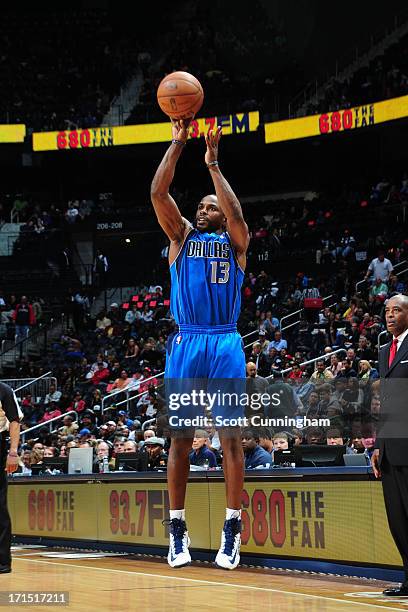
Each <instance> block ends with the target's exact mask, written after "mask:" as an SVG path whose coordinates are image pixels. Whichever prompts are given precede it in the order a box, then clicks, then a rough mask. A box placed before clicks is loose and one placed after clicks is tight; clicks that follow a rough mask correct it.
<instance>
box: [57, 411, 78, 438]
mask: <svg viewBox="0 0 408 612" xmlns="http://www.w3.org/2000/svg"><path fill="white" fill-rule="evenodd" d="M62 422H63V426H62V427H60V428H59V430H58V431H59V433H60V434H61V436H69V435H75V434H76V432H77V431H78V423H76V422H74V418H73V416H72V415H71V414H67V415H65V416H64V418H63V421H62Z"/></svg>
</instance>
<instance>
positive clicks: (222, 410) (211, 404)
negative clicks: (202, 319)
mask: <svg viewBox="0 0 408 612" xmlns="http://www.w3.org/2000/svg"><path fill="white" fill-rule="evenodd" d="M165 379H166V399H167V405H168V415H169V417H172V416H174V417H175V418H173V419H172V420H171V421H170V426H171V427H173V428H183V426H186V425H184V424H183V423H184V422H185V421H186V419H187V421H188V419H191V418H194V417H197V416H203V417H205V418H207V416H208V415H210V417H211V419H212V421H213V424H214V425H216V426H217V427H223V426H225V427H227V426H228V425H229V424H231V426H236V424H235V420H236V419H242V418H243V415H244V410H245V407H244V406H243V405H242V403H243V402H242V397H243V394H244V392H245V354H244V350H243V342H242V338H241V336H240V334H239V333H238V332H237V328H236V325H217V326H211V327H210V326H195V325H180V326H179V331H178V332H175V333H174V334H171V336H169V338H168V342H167V359H166V369H165ZM181 396H184V397H183V401H182V402H181V401H176V399H177V397H179V398H180V397H181ZM175 398H176V399H175ZM189 400H190V401H189ZM176 417H177V418H176ZM177 421H179V422H178V423H177ZM230 422H231V423H230ZM205 424H206V423H205V421H197V420H195V421H194V424H193V426H198V427H202V426H205Z"/></svg>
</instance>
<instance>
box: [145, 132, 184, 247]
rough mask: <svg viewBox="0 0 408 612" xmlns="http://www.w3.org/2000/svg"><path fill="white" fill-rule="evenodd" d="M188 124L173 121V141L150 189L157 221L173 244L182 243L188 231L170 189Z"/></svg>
mask: <svg viewBox="0 0 408 612" xmlns="http://www.w3.org/2000/svg"><path fill="white" fill-rule="evenodd" d="M188 123H189V122H184V121H173V125H172V134H173V140H172V142H171V144H170V146H169V148H168V149H167V151H166V154H165V155H164V157H163V159H162V161H161V163H160V165H159V167H158V168H157V170H156V174H155V175H154V178H153V181H152V185H151V188H150V196H151V200H152V203H153V207H154V210H155V212H156V215H157V219H158V221H159V223H160V225H161V227H162V228H163V230H164V231H165V233H166V234H167V236H168V237H169V238H170V240H171V241H172V242H182V240H183V238H184V233H185V230H186V221H185V219H183V217H182V216H181V213H180V211H179V209H178V206H177V204H176V202H175V201H174V199H173V198H172V197H171V195H170V193H169V189H170V185H171V183H172V181H173V178H174V172H175V169H176V164H177V161H178V159H179V157H180V155H181V152H182V150H183V147H184V145H185V143H186V142H187V136H188Z"/></svg>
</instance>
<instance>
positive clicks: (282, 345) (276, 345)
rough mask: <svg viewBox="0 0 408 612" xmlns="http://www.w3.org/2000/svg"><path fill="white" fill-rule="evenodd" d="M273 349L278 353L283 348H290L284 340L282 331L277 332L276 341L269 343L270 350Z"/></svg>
mask: <svg viewBox="0 0 408 612" xmlns="http://www.w3.org/2000/svg"><path fill="white" fill-rule="evenodd" d="M271 348H274V349H276V350H277V351H278V352H279V351H280V350H281V349H283V348H285V349H287V348H288V343H287V341H286V340H284V339H283V338H282V333H281V332H280V331H276V332H275V334H274V339H273V340H272V341H271V342H270V343H269V346H268V350H269V349H271Z"/></svg>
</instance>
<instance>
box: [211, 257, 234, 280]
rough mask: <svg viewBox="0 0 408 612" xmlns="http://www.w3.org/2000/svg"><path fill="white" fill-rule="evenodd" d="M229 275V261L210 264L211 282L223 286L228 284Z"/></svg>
mask: <svg viewBox="0 0 408 612" xmlns="http://www.w3.org/2000/svg"><path fill="white" fill-rule="evenodd" d="M229 275H230V262H229V261H212V262H211V282H212V283H219V284H221V285H224V284H225V283H228V279H229Z"/></svg>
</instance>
